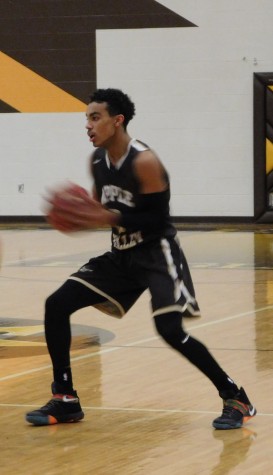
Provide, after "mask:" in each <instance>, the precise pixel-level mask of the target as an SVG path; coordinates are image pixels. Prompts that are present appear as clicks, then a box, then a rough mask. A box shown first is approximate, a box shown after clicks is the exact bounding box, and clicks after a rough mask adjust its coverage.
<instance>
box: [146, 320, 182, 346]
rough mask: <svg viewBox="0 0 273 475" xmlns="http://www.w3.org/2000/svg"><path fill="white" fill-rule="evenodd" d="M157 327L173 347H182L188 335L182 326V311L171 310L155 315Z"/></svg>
mask: <svg viewBox="0 0 273 475" xmlns="http://www.w3.org/2000/svg"><path fill="white" fill-rule="evenodd" d="M154 322H155V327H156V329H157V332H158V333H159V335H160V336H161V337H162V338H163V339H164V340H165V341H166V342H167V343H169V345H171V346H172V347H173V348H177V345H178V346H179V348H180V347H181V342H183V341H184V340H185V339H186V338H187V337H188V335H187V333H185V331H184V329H183V326H182V314H181V313H180V312H169V313H163V314H161V315H157V316H156V317H154Z"/></svg>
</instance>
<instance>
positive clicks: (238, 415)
mask: <svg viewBox="0 0 273 475" xmlns="http://www.w3.org/2000/svg"><path fill="white" fill-rule="evenodd" d="M134 114H135V106H134V104H133V103H132V101H131V100H130V98H129V97H128V96H127V95H126V94H124V93H123V92H122V91H120V90H117V89H98V90H96V91H95V92H94V93H93V94H92V95H91V97H90V103H89V105H88V107H87V125H86V129H87V134H88V136H89V140H90V142H91V143H92V144H93V146H94V147H95V148H96V150H95V151H94V153H93V155H92V157H91V174H92V179H93V182H94V187H93V194H92V197H91V196H89V195H88V194H83V196H82V200H81V201H79V200H77V201H76V202H73V200H66V199H65V198H63V199H62V196H60V194H58V193H56V195H55V196H54V194H53V195H52V196H51V198H49V201H50V203H51V205H52V209H54V211H52V212H51V215H50V213H49V215H50V218H49V219H50V220H51V223H52V224H53V225H54V224H55V225H56V227H57V228H58V223H59V224H60V223H61V229H63V230H67V231H71V230H77V229H89V228H94V227H101V226H110V227H111V228H112V248H111V251H109V252H106V253H105V254H103V255H101V256H99V257H95V258H92V259H90V261H89V262H87V263H86V264H84V265H83V266H82V267H81V268H80V269H79V270H78V271H77V272H75V273H74V274H72V275H71V276H70V277H69V278H68V280H67V281H66V282H65V283H64V284H63V285H62V286H61V287H60V288H59V289H58V290H56V291H55V292H54V293H53V294H52V295H51V296H49V297H48V298H47V300H46V305H45V335H46V341H47V346H48V351H49V354H50V357H51V360H52V364H53V380H54V381H53V383H52V393H53V396H52V399H51V400H50V401H49V402H48V403H47V404H46V405H45V406H43V407H42V408H40V409H38V410H35V411H32V412H29V413H28V414H27V415H26V420H27V421H28V422H30V423H32V424H34V425H48V424H56V423H61V422H73V421H78V420H80V419H82V418H83V417H84V414H83V411H82V409H81V406H80V402H79V398H78V395H77V392H76V391H75V389H74V388H73V381H72V373H71V367H70V354H69V349H70V342H71V330H70V321H69V318H70V315H71V314H72V313H74V312H76V311H77V310H79V309H81V308H84V307H88V306H93V307H96V308H98V309H99V310H101V311H103V312H105V313H107V314H110V315H116V316H119V317H121V316H123V315H124V314H125V313H126V312H127V311H128V310H129V309H130V308H131V307H132V305H133V304H134V303H135V302H136V300H137V299H138V298H139V297H140V295H141V294H142V293H143V292H144V291H145V290H146V289H149V291H150V294H151V307H152V315H153V320H154V324H155V328H156V330H157V332H158V334H159V335H160V336H161V337H162V338H163V340H164V341H165V342H166V343H167V344H168V345H169V346H170V347H171V348H173V349H174V350H176V351H177V352H178V353H179V354H180V355H182V356H183V357H185V358H187V359H188V361H189V362H190V363H192V364H193V365H194V366H195V367H196V368H198V369H199V370H200V371H201V372H202V373H203V374H204V375H205V376H207V377H208V378H209V379H210V381H211V382H212V384H214V386H215V388H216V389H217V391H218V393H219V395H220V398H222V400H223V405H224V407H223V412H222V414H221V415H220V417H218V418H217V419H215V420H214V421H213V427H214V428H216V429H237V428H239V427H242V425H243V422H244V421H246V420H247V419H249V418H250V417H253V416H254V415H255V414H256V409H255V408H254V407H253V406H252V404H251V403H250V401H249V399H248V397H247V395H246V393H245V391H244V389H243V388H239V387H238V386H237V385H236V384H235V382H234V381H233V380H232V379H231V378H230V377H229V376H228V374H226V373H225V371H223V369H222V368H221V367H220V366H219V364H218V363H217V361H215V359H214V358H213V356H212V355H211V354H210V353H209V351H208V349H207V348H206V347H205V346H204V345H203V344H202V343H201V342H199V341H197V340H196V339H195V338H194V337H192V336H190V335H189V334H188V333H187V332H186V331H185V330H184V328H183V317H184V316H189V315H191V314H193V315H194V314H195V315H196V314H197V315H198V314H199V308H198V304H197V302H196V299H195V293H194V287H193V284H192V279H191V275H190V271H189V268H188V264H187V261H186V258H185V256H184V254H183V251H182V249H181V247H180V245H179V241H178V238H177V232H176V229H175V228H174V226H173V225H172V223H171V220H170V214H169V200H170V185H169V178H168V174H167V171H166V170H165V168H164V166H163V165H162V163H161V161H160V160H159V158H158V157H157V155H156V154H155V153H154V152H153V151H152V150H151V149H150V148H149V147H148V146H147V145H145V144H144V143H142V142H140V141H139V140H135V139H132V138H131V137H130V136H129V134H128V132H127V125H128V123H129V121H130V120H131V119H132V118H133V116H134ZM59 228H60V226H59Z"/></svg>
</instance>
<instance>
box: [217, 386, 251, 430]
mask: <svg viewBox="0 0 273 475" xmlns="http://www.w3.org/2000/svg"><path fill="white" fill-rule="evenodd" d="M229 393H230V391H223V392H222V393H221V392H220V396H221V397H222V398H223V399H224V407H223V412H222V414H221V416H220V417H217V419H214V421H213V423H212V425H213V427H214V428H215V429H220V430H221V429H222V430H227V429H239V428H240V427H242V425H243V423H244V422H247V421H248V420H249V419H251V418H252V417H254V416H255V414H256V413H257V411H256V409H255V407H254V406H252V404H251V403H250V401H249V399H248V397H247V395H246V393H245V391H244V389H243V388H240V389H239V392H238V393H237V394H233V396H232V398H231V397H229ZM226 396H228V397H226Z"/></svg>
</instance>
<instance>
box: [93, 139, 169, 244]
mask: <svg viewBox="0 0 273 475" xmlns="http://www.w3.org/2000/svg"><path fill="white" fill-rule="evenodd" d="M148 149H149V148H148V146H147V145H145V144H143V143H142V142H140V141H138V140H135V139H133V140H131V141H130V143H129V146H128V150H127V154H126V156H125V157H123V158H121V159H120V161H119V163H118V164H117V167H114V166H113V165H111V163H110V161H109V158H108V156H107V152H106V150H105V149H104V148H97V149H96V150H95V152H94V154H93V156H92V162H91V168H92V173H93V177H94V182H95V188H96V193H97V196H98V199H99V200H100V202H101V203H102V204H103V205H104V206H106V207H107V208H108V209H111V210H113V211H116V212H120V213H122V214H124V213H126V214H127V215H128V213H130V214H132V215H133V214H135V213H141V212H145V209H143V202H142V201H141V196H143V195H141V193H140V184H139V182H138V179H137V177H136V176H135V173H134V169H133V161H134V160H135V158H136V157H137V156H138V154H139V153H141V152H143V151H145V150H148ZM164 173H165V178H166V181H167V183H168V184H169V178H168V174H167V172H166V170H165V169H164ZM161 195H162V196H163V202H162V203H161V214H163V219H162V220H161V223H160V226H147V223H146V225H144V224H143V225H138V227H137V228H136V227H135V226H130V228H129V227H127V228H124V227H122V226H116V227H113V228H112V247H113V248H114V249H118V250H125V249H129V248H131V247H134V246H137V245H140V244H143V243H146V242H148V241H152V240H155V239H158V238H162V237H170V236H174V235H175V234H176V229H175V228H174V226H173V225H172V224H171V219H170V210H169V201H170V190H169V186H168V189H167V190H166V191H165V192H163V193H161ZM162 196H161V200H162Z"/></svg>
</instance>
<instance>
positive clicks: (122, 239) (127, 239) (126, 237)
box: [113, 231, 143, 250]
mask: <svg viewBox="0 0 273 475" xmlns="http://www.w3.org/2000/svg"><path fill="white" fill-rule="evenodd" d="M142 241H143V237H142V234H141V232H140V231H137V232H135V233H127V234H126V233H122V234H115V233H114V232H113V247H115V248H116V249H119V250H123V249H129V248H130V247H134V246H136V245H137V244H140V243H141V242H142Z"/></svg>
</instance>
